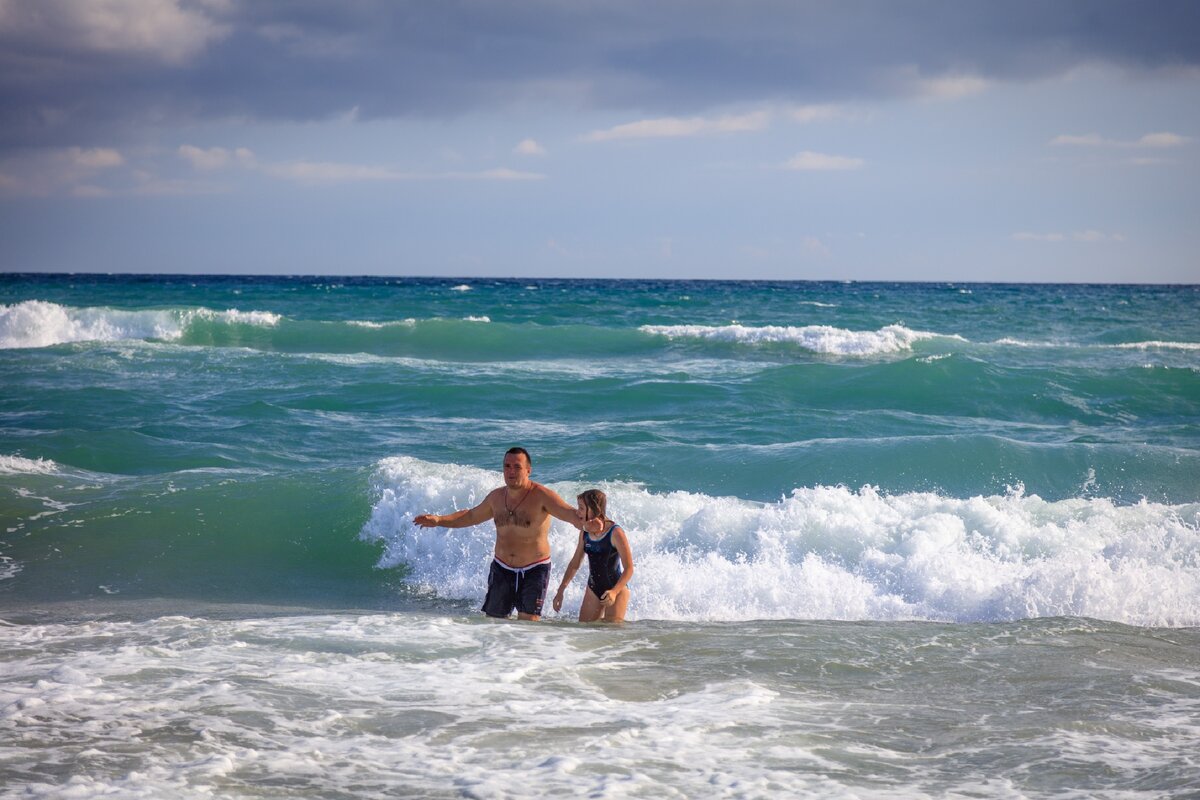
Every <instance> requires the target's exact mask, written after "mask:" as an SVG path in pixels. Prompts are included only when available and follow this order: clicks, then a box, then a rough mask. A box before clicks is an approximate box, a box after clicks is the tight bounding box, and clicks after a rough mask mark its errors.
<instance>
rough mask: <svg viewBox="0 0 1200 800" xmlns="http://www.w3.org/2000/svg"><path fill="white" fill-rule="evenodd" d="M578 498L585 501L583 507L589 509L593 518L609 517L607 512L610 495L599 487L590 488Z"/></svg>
mask: <svg viewBox="0 0 1200 800" xmlns="http://www.w3.org/2000/svg"><path fill="white" fill-rule="evenodd" d="M577 499H578V500H582V501H583V507H584V508H586V509H587V510H588V512H589V513H590V514H591V515H592V518H593V519H595V518H597V517H598V518H600V519H607V517H606V516H605V512H606V511H607V509H608V497H607V496H606V495H605V494H604V492H602V491H600V490H599V489H588V490H587V491H586V492H584V493H583V494H581V495H579V497H578V498H577Z"/></svg>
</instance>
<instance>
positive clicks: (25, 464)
mask: <svg viewBox="0 0 1200 800" xmlns="http://www.w3.org/2000/svg"><path fill="white" fill-rule="evenodd" d="M55 472H58V465H57V464H55V463H54V462H53V461H51V460H50V459H48V458H23V457H21V456H5V455H0V475H53V474H54V473H55Z"/></svg>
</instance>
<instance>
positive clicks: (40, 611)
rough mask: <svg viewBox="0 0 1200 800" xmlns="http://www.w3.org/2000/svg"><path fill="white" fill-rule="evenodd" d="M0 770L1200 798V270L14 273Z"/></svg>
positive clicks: (301, 786) (78, 776)
mask: <svg viewBox="0 0 1200 800" xmlns="http://www.w3.org/2000/svg"><path fill="white" fill-rule="evenodd" d="M512 446H522V447H525V448H526V449H528V450H529V452H530V453H531V455H532V464H533V473H532V477H533V479H534V480H536V481H538V482H541V483H544V484H546V485H548V486H549V487H551V488H552V489H554V490H555V491H556V492H558V493H559V494H560V495H561V496H562V497H564V498H566V499H567V501H568V502H571V503H573V502H574V499H575V496H576V495H577V494H578V493H579V492H580V491H582V490H584V489H587V488H592V487H598V488H601V489H603V490H604V491H605V492H606V493H607V494H608V497H609V515H610V516H611V517H613V518H614V519H616V520H617V521H618V522H619V523H620V524H621V525H622V527H623V528H624V530H625V531H626V532H627V534H628V536H629V540H630V543H631V547H632V551H633V561H634V568H635V573H634V577H633V579H632V581H631V583H630V587H631V590H632V600H631V602H630V604H629V612H628V618H627V620H626V621H625V622H624V623H622V624H615V625H614V624H601V623H594V624H581V623H579V622H578V621H577V620H576V617H577V614H578V609H579V604H580V601H581V598H582V592H583V585H584V578H583V576H579V577H577V578H576V579H575V581H574V582H573V584H572V585H571V586H570V587H569V589H568V591H567V593H566V602H565V604H564V607H563V609H562V612H561V613H557V614H556V613H554V612H553V611H551V610H550V609H549V604H547V609H546V611H547V613H546V615H545V617H544V618H543V619H542V620H541V621H540V622H519V621H516V620H512V621H502V620H493V619H489V618H487V617H485V616H483V615H482V614H481V613H480V611H479V606H480V603H481V601H482V598H483V595H484V590H485V583H486V576H487V569H488V565H489V561H490V558H491V551H492V546H493V543H494V537H495V532H494V528H493V527H492V525H491V524H490V523H489V524H486V525H480V526H478V527H474V528H465V529H458V530H448V529H428V530H427V529H419V528H416V527H415V526H414V525H413V523H412V519H413V517H414V516H415V515H417V514H420V513H424V512H429V513H437V514H445V513H449V512H452V511H454V510H456V509H462V508H467V507H470V506H473V505H475V504H477V503H479V502H480V501H481V500H482V499H483V498H484V496H485V495H486V494H487V492H488V491H489V490H491V489H492V488H495V487H497V486H500V485H501V483H502V478H501V474H500V467H501V462H502V460H503V456H504V452H505V451H506V450H507V449H508V448H509V447H512ZM576 535H577V534H576V533H575V531H574V529H573V528H570V527H569V526H566V525H564V524H562V523H558V522H556V523H555V525H554V527H553V528H552V530H551V533H550V541H551V546H552V550H553V560H554V564H553V576H552V587H554V586H557V582H558V580H559V579H560V576H561V575H562V572H563V569H564V567H565V566H566V563H567V560H568V559H569V558H570V555H571V553H572V552H573V550H574V546H575V542H576ZM584 571H585V572H586V567H585V570H584ZM0 794H3V795H4V796H6V797H48V798H90V797H116V798H155V799H156V800H157V799H160V798H214V797H220V798H345V799H346V800H349V799H350V798H409V797H411V798H505V797H550V796H563V797H566V796H570V797H591V798H709V797H713V798H743V797H744V798H778V797H812V798H1121V799H1122V800H1125V799H1128V798H1178V797H1200V287H1198V286H1161V285H1154V286H1138V285H1103V286H1101V285H1044V284H1039V285H1011V284H976V283H963V284H959V283H953V284H951V283H861V282H755V281H683V280H675V281H667V280H550V279H542V278H537V279H533V278H530V279H492V278H455V279H442V278H382V277H380V278H376V277H362V278H356V277H312V276H307V277H304V276H299V277H246V276H165V275H91V274H60V275H32V274H14V273H9V274H3V275H0Z"/></svg>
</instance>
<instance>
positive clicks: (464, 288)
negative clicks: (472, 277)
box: [450, 283, 471, 292]
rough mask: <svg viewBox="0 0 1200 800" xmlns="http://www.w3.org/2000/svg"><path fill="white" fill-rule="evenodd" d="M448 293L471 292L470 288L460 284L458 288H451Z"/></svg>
mask: <svg viewBox="0 0 1200 800" xmlns="http://www.w3.org/2000/svg"><path fill="white" fill-rule="evenodd" d="M450 291H452V292H469V291H471V287H470V286H468V285H467V284H465V283H460V284H459V285H458V286H451V287H450Z"/></svg>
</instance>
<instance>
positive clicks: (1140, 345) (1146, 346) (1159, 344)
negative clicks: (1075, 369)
mask: <svg viewBox="0 0 1200 800" xmlns="http://www.w3.org/2000/svg"><path fill="white" fill-rule="evenodd" d="M992 344H997V345H1005V346H1007V347H1063V348H1075V349H1085V350H1086V349H1095V350H1184V351H1198V350H1200V343H1198V342H1166V341H1157V340H1155V341H1148V342H1121V343H1118V344H1080V343H1078V342H1031V341H1026V340H1024V339H1014V338H1012V337H1011V336H1005V337H1004V338H1002V339H997V340H996V341H995V342H993V343H992Z"/></svg>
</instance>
